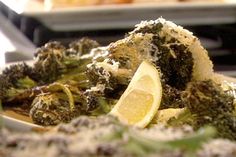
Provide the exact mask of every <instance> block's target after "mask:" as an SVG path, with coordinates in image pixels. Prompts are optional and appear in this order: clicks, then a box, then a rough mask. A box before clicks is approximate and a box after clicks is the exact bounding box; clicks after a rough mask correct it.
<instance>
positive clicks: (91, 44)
mask: <svg viewBox="0 0 236 157" xmlns="http://www.w3.org/2000/svg"><path fill="white" fill-rule="evenodd" d="M99 46H100V44H99V43H98V42H97V41H95V40H92V39H89V38H86V37H84V38H81V39H80V40H76V41H73V42H71V43H70V44H69V49H67V51H66V55H67V56H82V55H84V54H89V53H90V51H91V50H92V49H93V48H97V47H99Z"/></svg>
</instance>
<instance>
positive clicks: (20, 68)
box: [2, 63, 34, 88]
mask: <svg viewBox="0 0 236 157" xmlns="http://www.w3.org/2000/svg"><path fill="white" fill-rule="evenodd" d="M2 75H3V77H5V79H6V80H7V81H8V82H9V83H10V84H12V85H13V86H14V87H17V88H21V86H20V85H21V83H20V82H19V80H23V79H26V78H27V79H30V80H31V81H34V80H33V79H32V78H31V77H32V76H33V75H34V71H33V68H32V67H30V66H29V65H27V64H26V63H19V64H14V65H11V66H9V67H7V68H5V69H4V70H3V72H2ZM25 83H27V82H25Z"/></svg>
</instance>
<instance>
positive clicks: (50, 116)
mask: <svg viewBox="0 0 236 157" xmlns="http://www.w3.org/2000/svg"><path fill="white" fill-rule="evenodd" d="M29 115H30V117H31V118H32V120H33V122H34V123H36V124H40V125H44V126H48V125H56V124H59V123H61V122H69V121H70V120H71V119H73V118H75V117H77V116H79V115H80V110H79V109H78V108H77V109H76V110H75V109H73V110H71V108H70V104H69V102H68V101H66V100H63V99H60V98H59V97H58V96H57V95H56V94H53V93H45V94H40V95H38V96H37V97H36V98H35V99H34V101H33V102H32V104H31V109H30V113H29Z"/></svg>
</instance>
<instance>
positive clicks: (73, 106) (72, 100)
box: [48, 82, 75, 112]
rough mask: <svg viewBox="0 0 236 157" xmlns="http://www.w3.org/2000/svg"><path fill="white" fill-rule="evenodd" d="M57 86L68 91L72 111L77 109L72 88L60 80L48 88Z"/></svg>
mask: <svg viewBox="0 0 236 157" xmlns="http://www.w3.org/2000/svg"><path fill="white" fill-rule="evenodd" d="M56 87H59V88H61V89H62V91H63V92H64V93H66V95H67V97H68V100H69V105H70V110H71V112H73V111H74V110H75V101H74V98H73V95H72V93H71V91H70V89H69V88H68V87H66V85H63V84H61V83H58V82H56V83H53V84H51V85H50V86H49V87H48V88H56Z"/></svg>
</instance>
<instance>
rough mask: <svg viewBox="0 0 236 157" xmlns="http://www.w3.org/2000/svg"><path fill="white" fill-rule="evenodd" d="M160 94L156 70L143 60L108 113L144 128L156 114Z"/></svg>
mask: <svg viewBox="0 0 236 157" xmlns="http://www.w3.org/2000/svg"><path fill="white" fill-rule="evenodd" d="M161 96H162V87H161V81H160V76H159V72H158V70H157V69H156V67H155V66H153V65H152V64H151V63H149V62H147V61H143V62H142V63H141V64H140V66H139V67H138V69H137V71H136V72H135V74H134V76H133V78H132V80H131V82H130V84H129V86H128V87H127V89H126V90H125V92H124V93H123V94H122V96H121V97H120V99H119V101H118V102H117V104H116V105H115V106H114V108H113V109H112V110H111V112H110V114H112V115H114V116H116V117H118V119H119V120H120V121H121V122H123V123H125V124H129V125H134V126H137V127H141V128H144V127H145V126H147V125H148V124H149V123H150V122H151V120H152V119H153V117H154V115H155V114H156V112H157V110H158V108H159V106H160V103H161Z"/></svg>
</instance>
